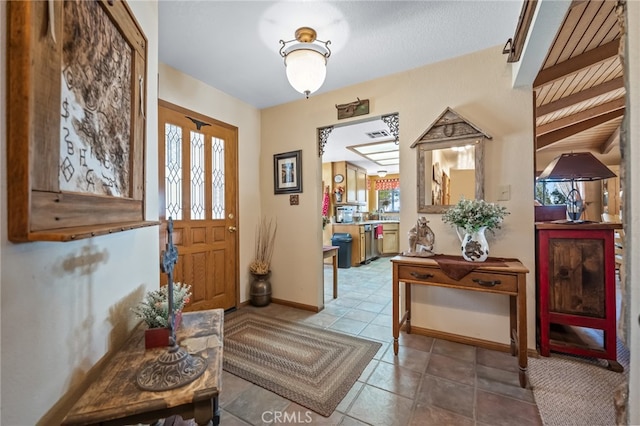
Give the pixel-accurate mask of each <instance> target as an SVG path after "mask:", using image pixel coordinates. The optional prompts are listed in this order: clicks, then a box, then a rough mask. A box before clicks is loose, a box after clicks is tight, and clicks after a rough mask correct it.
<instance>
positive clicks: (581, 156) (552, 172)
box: [538, 152, 616, 222]
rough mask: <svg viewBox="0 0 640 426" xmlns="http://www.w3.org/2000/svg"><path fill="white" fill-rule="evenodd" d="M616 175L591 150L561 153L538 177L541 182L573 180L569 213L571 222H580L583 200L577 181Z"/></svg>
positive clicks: (568, 197)
mask: <svg viewBox="0 0 640 426" xmlns="http://www.w3.org/2000/svg"><path fill="white" fill-rule="evenodd" d="M612 177H616V174H615V173H613V172H612V171H611V170H610V169H609V168H608V167H607V166H605V165H604V164H602V162H601V161H600V160H598V159H597V158H596V157H595V156H594V155H593V154H591V153H590V152H572V153H569V154H561V155H560V156H558V157H556V158H554V159H553V161H552V162H551V163H549V165H548V166H547V167H546V168H545V169H544V170H543V171H542V173H541V174H540V176H539V177H538V181H540V182H571V191H569V193H568V194H567V214H568V216H569V221H570V222H579V221H580V216H581V215H582V211H583V201H582V197H581V196H580V193H579V192H578V189H577V188H576V187H575V182H579V181H594V180H602V179H609V178H612Z"/></svg>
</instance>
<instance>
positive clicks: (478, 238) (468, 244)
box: [456, 226, 489, 262]
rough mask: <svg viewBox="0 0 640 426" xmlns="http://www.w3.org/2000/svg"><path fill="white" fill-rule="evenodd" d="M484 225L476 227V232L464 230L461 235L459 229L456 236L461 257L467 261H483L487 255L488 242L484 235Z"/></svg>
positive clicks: (485, 228)
mask: <svg viewBox="0 0 640 426" xmlns="http://www.w3.org/2000/svg"><path fill="white" fill-rule="evenodd" d="M486 230H487V227H486V226H483V227H482V228H480V229H478V230H477V231H476V232H466V233H465V234H464V236H461V235H460V233H459V231H458V230H457V229H456V232H458V238H460V242H461V250H462V257H463V258H464V260H467V261H469V262H484V261H485V260H487V257H489V243H487V238H486V236H485V231H486Z"/></svg>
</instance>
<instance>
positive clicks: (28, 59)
mask: <svg viewBox="0 0 640 426" xmlns="http://www.w3.org/2000/svg"><path fill="white" fill-rule="evenodd" d="M96 4H97V5H99V6H98V7H100V8H101V9H102V11H104V12H105V16H106V17H107V19H109V21H110V23H111V25H112V26H113V27H114V28H115V29H116V30H117V31H118V32H119V33H120V34H121V35H122V38H123V40H124V42H125V43H126V44H128V45H129V46H130V48H131V62H130V75H131V81H130V83H131V85H130V89H131V92H130V93H129V96H130V111H122V112H123V113H124V114H129V117H130V127H129V128H130V132H129V135H130V137H129V141H128V143H129V161H128V163H124V165H123V166H122V167H123V170H124V172H123V173H125V174H126V175H127V177H128V191H127V193H125V194H123V196H110V195H94V194H92V193H84V192H82V193H79V192H65V191H63V190H61V189H60V183H59V178H60V174H61V173H63V171H62V167H61V164H60V158H61V157H60V155H61V150H62V148H61V128H60V126H61V120H62V117H63V116H64V114H63V109H64V105H63V104H62V103H61V101H62V90H61V87H62V86H61V84H62V69H61V64H62V63H63V54H64V50H63V34H64V27H65V22H64V20H65V13H64V9H63V7H64V6H63V2H44V1H42V2H31V1H29V2H26V1H25V2H22V1H15V2H8V3H7V22H8V27H9V28H8V30H9V31H8V43H7V45H8V46H7V48H8V49H7V50H8V55H7V56H8V62H7V74H8V94H7V105H9V107H8V108H7V111H8V113H7V177H8V179H7V181H8V185H7V199H8V209H7V215H8V237H9V240H11V241H13V242H24V241H71V240H76V239H81V238H89V237H93V236H96V235H102V234H109V233H113V232H119V231H125V230H129V229H134V228H139V227H143V226H151V225H156V224H158V222H157V221H153V222H149V221H145V220H144V201H145V190H144V189H145V188H144V155H145V121H146V119H145V115H144V114H145V112H144V103H145V102H146V83H145V82H146V73H147V39H146V37H145V35H144V33H143V32H142V29H141V28H140V26H139V25H138V23H137V22H136V20H135V17H134V16H133V13H132V12H131V10H130V9H129V7H128V6H127V4H126V3H125V2H124V1H121V0H118V1H113V0H110V1H99V2H97V3H96ZM105 25H108V23H106V22H105ZM87 31H89V32H91V31H99V30H97V29H91V28H87ZM96 84H99V82H98V81H96ZM65 141H66V139H65ZM105 164H106V163H105ZM81 166H82V164H81ZM85 166H86V164H85Z"/></svg>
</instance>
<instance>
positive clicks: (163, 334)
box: [144, 311, 182, 349]
mask: <svg viewBox="0 0 640 426" xmlns="http://www.w3.org/2000/svg"><path fill="white" fill-rule="evenodd" d="M175 316H176V330H177V329H178V328H179V327H180V324H181V323H182V311H178V312H176V313H175ZM163 346H169V327H156V328H148V329H146V330H145V331H144V347H145V349H152V348H160V347H163Z"/></svg>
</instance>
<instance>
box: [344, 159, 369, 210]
mask: <svg viewBox="0 0 640 426" xmlns="http://www.w3.org/2000/svg"><path fill="white" fill-rule="evenodd" d="M346 170H347V177H346V187H347V203H356V204H361V205H366V204H367V171H366V170H364V169H361V168H360V167H358V166H355V165H353V164H351V163H346Z"/></svg>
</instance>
